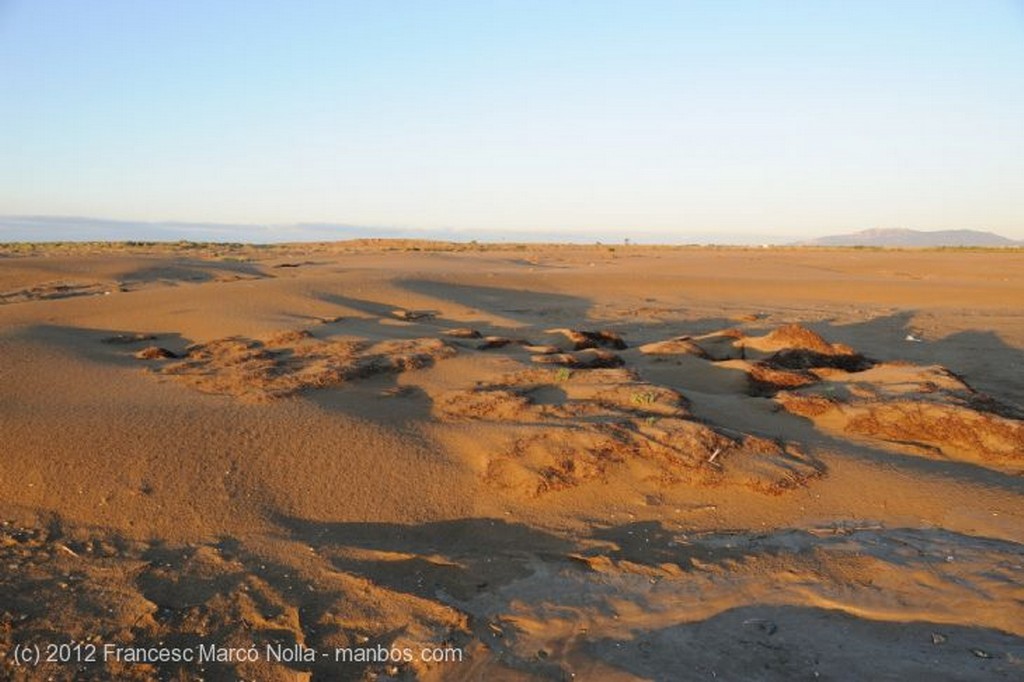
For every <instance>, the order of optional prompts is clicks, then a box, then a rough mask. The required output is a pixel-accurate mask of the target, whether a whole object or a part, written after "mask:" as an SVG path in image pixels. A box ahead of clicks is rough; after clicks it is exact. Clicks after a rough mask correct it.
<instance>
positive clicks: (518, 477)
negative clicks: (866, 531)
mask: <svg viewBox="0 0 1024 682" xmlns="http://www.w3.org/2000/svg"><path fill="white" fill-rule="evenodd" d="M545 357H547V356H545ZM686 405H687V401H686V399H685V398H684V397H683V396H682V395H680V394H679V393H677V392H676V391H673V390H672V389H669V388H666V387H663V386H657V385H653V384H650V383H647V382H644V381H641V380H639V379H638V378H637V377H636V375H635V374H634V373H632V372H630V371H628V370H624V369H613V370H586V371H579V372H565V373H559V372H555V373H547V372H543V371H536V370H534V371H525V372H521V373H517V374H513V375H510V376H508V377H506V378H505V380H504V381H502V382H499V383H495V384H492V385H484V386H477V387H475V388H473V389H469V390H453V391H448V392H446V393H444V394H442V395H440V396H437V397H436V398H435V401H434V411H435V414H436V415H437V416H438V418H439V419H441V420H442V421H445V422H458V421H465V420H473V421H484V422H490V423H491V424H492V425H493V426H494V427H495V428H497V429H498V430H500V431H502V434H501V437H500V440H503V442H504V448H503V449H502V451H501V452H499V453H497V454H496V455H494V456H492V457H491V458H490V460H489V462H488V463H487V466H486V473H485V478H486V480H487V481H488V482H489V483H491V484H493V485H496V486H498V487H501V488H505V489H509V490H513V491H517V492H519V493H522V494H526V495H531V496H536V495H542V494H544V493H549V492H553V491H558V490H563V489H566V488H573V487H577V486H580V485H583V484H584V483H587V482H589V481H593V480H598V481H602V480H603V481H608V480H610V478H611V477H613V476H628V477H635V478H637V479H640V480H645V481H649V482H653V483H654V484H655V485H657V486H669V485H675V484H680V483H685V484H691V485H723V484H727V485H742V486H746V487H748V488H751V489H754V490H758V491H760V492H765V493H772V494H776V493H779V492H782V491H784V490H787V489H790V488H793V487H796V486H799V485H802V484H804V483H805V482H806V481H807V480H809V479H811V478H815V477H818V476H820V475H822V473H823V469H822V468H821V467H820V465H819V464H818V463H817V462H815V461H814V460H812V459H811V458H808V457H807V456H805V455H804V454H802V453H800V452H798V451H797V450H795V449H794V448H793V447H792V446H784V445H781V444H779V443H776V442H774V441H770V440H767V439H763V438H758V437H756V436H750V435H744V434H740V435H738V436H731V435H724V434H723V433H720V432H718V431H716V430H714V429H713V428H712V427H710V426H707V425H705V424H702V423H699V422H697V421H695V420H694V419H692V418H691V417H690V415H689V412H688V410H687V408H686Z"/></svg>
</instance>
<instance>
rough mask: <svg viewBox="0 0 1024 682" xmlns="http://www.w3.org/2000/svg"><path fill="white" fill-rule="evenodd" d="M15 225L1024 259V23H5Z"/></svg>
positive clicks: (661, 17) (367, 11)
mask: <svg viewBox="0 0 1024 682" xmlns="http://www.w3.org/2000/svg"><path fill="white" fill-rule="evenodd" d="M0 214H6V215H65V216H66V215H72V216H94V217H102V218H114V219H122V220H148V221H210V222H234V223H257V224H260V223H281V224H291V223H300V222H343V223H348V224H356V225H373V226H393V227H414V228H417V227H423V228H431V229H446V228H447V229H455V230H480V231H486V230H492V229H496V230H537V231H548V232H552V233H556V232H557V233H559V234H562V233H566V232H569V233H574V234H580V235H587V234H595V235H606V234H618V235H623V236H626V235H629V234H630V233H631V232H636V233H640V232H647V233H650V232H657V233H664V234H665V235H666V237H667V238H678V239H680V240H684V241H685V237H686V235H688V234H722V235H725V234H736V233H743V234H758V235H761V234H766V233H767V234H779V235H793V236H810V235H821V234H828V233H835V232H844V231H851V230H857V229H863V228H869V227H909V228H915V229H954V228H974V229H988V230H993V231H996V232H1000V233H1002V234H1004V235H1006V236H1010V237H1015V238H1022V237H1024V4H1022V3H1021V2H1013V1H1009V0H1008V1H1004V2H983V1H980V0H978V1H971V0H963V1H961V2H940V1H936V0H928V1H922V2H910V1H907V2H898V1H894V0H886V1H884V2H868V1H865V0H849V1H847V2H827V1H823V0H813V1H808V2H682V1H676V2H642V1H641V2H637V1H632V0H621V1H620V2H599V1H596V0H588V1H585V2H584V1H581V2H568V1H565V2H560V1H558V0H543V1H540V2H529V1H525V0H515V1H509V2H484V1H476V0H465V1H464V2H429V1H425V0H419V1H416V2H411V1H410V2H398V1H381V2H377V1H373V0H363V1H362V2H303V1H300V0H295V1H286V0H281V1H279V2H259V1H256V0H245V1H242V0H239V1H237V2H230V1H220V2H218V1H216V0H199V1H189V0H174V1H173V2H171V1H168V2H156V1H153V2H148V1H145V0H123V1H118V0H102V1H101V2H96V1H95V0H77V1H72V0H63V1H62V0H22V1H18V0H0Z"/></svg>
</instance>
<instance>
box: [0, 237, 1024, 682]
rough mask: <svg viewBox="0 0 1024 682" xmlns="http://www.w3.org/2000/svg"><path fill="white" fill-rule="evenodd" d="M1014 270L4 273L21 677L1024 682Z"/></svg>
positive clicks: (685, 267) (866, 254)
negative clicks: (999, 681) (1002, 681)
mask: <svg viewBox="0 0 1024 682" xmlns="http://www.w3.org/2000/svg"><path fill="white" fill-rule="evenodd" d="M1022 266H1024V254H1022V253H1021V251H1020V250H1019V249H1011V250H996V249H993V250H970V249H947V250H872V249H824V248H766V249H756V248H711V247H704V248H700V247H693V248H683V247H678V248H675V247H671V248H670V247H653V246H636V245H632V246H627V245H621V244H619V245H590V246H582V245H577V246H568V245H565V246H544V245H513V244H505V245H493V246H487V245H476V244H444V243H435V242H414V241H379V240H378V241H374V240H365V241H354V242H341V243H324V244H295V245H278V246H272V247H257V246H248V245H206V244H191V243H179V244H170V245H159V244H136V245H123V244H122V245H111V244H91V245H90V244H78V245H50V246H36V247H30V246H26V245H8V246H3V245H0V433H2V447H0V449H2V461H3V467H2V470H0V521H2V527H0V555H2V556H0V559H2V565H3V567H4V568H3V570H2V571H0V605H2V608H0V651H2V652H3V653H4V656H3V657H2V659H3V663H2V665H3V670H2V671H0V677H2V678H4V679H11V680H43V679H53V680H69V681H70V680H112V679H117V680H193V679H205V680H232V681H233V680H239V679H245V680H260V681H270V680H275V681H276V680H281V681H284V680H316V681H327V680H571V679H575V680H606V681H627V680H630V681H633V680H704V679H707V680H711V679H718V680H812V679H827V680H856V679H894V680H895V679H936V680H939V679H941V680H992V679H1005V680H1018V679H1021V678H1024V477H1022V474H1024V421H1022V417H1024V309H1022V306H1021V302H1022V301H1024V278H1022V273H1024V267H1022ZM65 645H66V646H65ZM253 652H255V654H253Z"/></svg>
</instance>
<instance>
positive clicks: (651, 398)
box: [633, 391, 658, 405]
mask: <svg viewBox="0 0 1024 682" xmlns="http://www.w3.org/2000/svg"><path fill="white" fill-rule="evenodd" d="M657 399H658V395H657V394H656V393H654V392H653V391H644V392H642V393H634V394H633V404H634V405H653V404H654V402H655V401H656V400H657Z"/></svg>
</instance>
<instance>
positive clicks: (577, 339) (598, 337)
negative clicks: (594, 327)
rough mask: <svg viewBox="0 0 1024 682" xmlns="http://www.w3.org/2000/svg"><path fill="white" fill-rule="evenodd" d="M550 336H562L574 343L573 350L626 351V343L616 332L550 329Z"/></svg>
mask: <svg viewBox="0 0 1024 682" xmlns="http://www.w3.org/2000/svg"><path fill="white" fill-rule="evenodd" d="M547 333H549V334H561V335H562V336H564V337H565V338H566V339H568V340H569V342H570V343H572V350H584V349H587V348H612V349H614V350H625V349H626V347H627V346H626V342H625V341H623V340H622V337H621V336H619V335H618V334H616V333H615V332H611V331H606V330H601V331H596V332H591V331H583V330H578V329H548V330H547Z"/></svg>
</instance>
